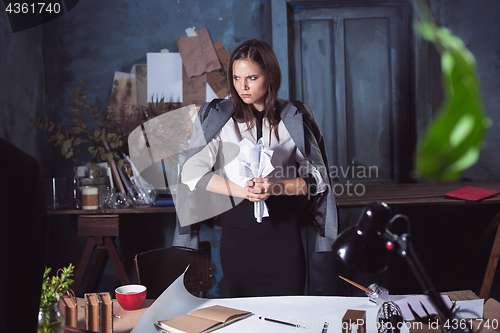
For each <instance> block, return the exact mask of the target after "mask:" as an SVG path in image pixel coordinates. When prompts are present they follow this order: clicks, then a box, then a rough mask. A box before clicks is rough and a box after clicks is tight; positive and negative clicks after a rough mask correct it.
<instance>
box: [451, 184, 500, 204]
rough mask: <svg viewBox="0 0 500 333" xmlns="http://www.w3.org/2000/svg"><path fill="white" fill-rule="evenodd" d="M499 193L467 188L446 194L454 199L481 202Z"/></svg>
mask: <svg viewBox="0 0 500 333" xmlns="http://www.w3.org/2000/svg"><path fill="white" fill-rule="evenodd" d="M498 193H500V191H493V190H486V189H484V188H477V187H472V186H466V187H464V188H461V189H459V190H456V191H452V192H448V193H445V195H447V196H449V197H452V198H458V199H464V200H469V201H479V200H482V199H485V198H489V197H492V196H494V195H495V194H498Z"/></svg>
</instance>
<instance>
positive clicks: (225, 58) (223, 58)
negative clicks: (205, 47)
mask: <svg viewBox="0 0 500 333" xmlns="http://www.w3.org/2000/svg"><path fill="white" fill-rule="evenodd" d="M214 48H215V53H217V57H219V60H220V63H221V64H222V68H224V70H225V71H226V72H227V69H228V67H229V58H230V57H231V55H230V54H229V52H227V50H226V48H225V47H224V45H223V44H222V42H221V41H218V42H217V43H215V44H214Z"/></svg>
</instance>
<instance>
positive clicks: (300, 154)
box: [182, 40, 337, 297]
mask: <svg viewBox="0 0 500 333" xmlns="http://www.w3.org/2000/svg"><path fill="white" fill-rule="evenodd" d="M228 82H229V87H230V92H231V99H229V100H223V101H220V102H218V103H214V102H212V103H210V104H205V105H204V106H203V107H202V108H201V109H200V113H199V116H198V119H199V120H200V121H201V122H202V128H203V134H204V138H205V139H206V140H207V143H208V145H207V146H206V147H205V149H203V150H202V152H200V153H198V154H196V155H194V156H193V157H191V158H190V159H188V160H187V162H186V163H185V164H184V166H183V171H182V182H183V183H185V184H186V185H188V186H189V189H190V190H191V191H195V190H206V191H209V192H213V193H218V194H222V195H226V196H230V197H231V198H240V200H242V202H241V203H239V204H237V205H235V206H234V208H232V209H230V210H227V211H225V212H224V213H222V214H221V216H220V217H221V220H222V238H221V245H220V251H221V264H222V270H223V273H224V277H225V280H226V283H227V286H228V289H229V293H230V295H231V297H245V296H278V295H301V294H303V293H304V284H305V258H304V249H303V246H302V239H301V233H300V227H301V226H302V224H303V216H304V213H305V210H310V211H311V212H312V213H313V216H314V217H313V218H312V220H313V221H312V223H313V225H314V227H315V229H316V231H317V233H318V235H319V236H321V237H322V238H323V241H324V240H325V239H324V237H323V236H325V229H326V230H327V234H330V235H329V238H330V240H331V239H332V238H334V237H335V235H336V231H337V230H336V212H335V211H334V210H335V209H332V207H334V206H335V204H334V201H333V196H332V195H331V194H330V193H329V192H331V191H329V190H328V187H329V185H330V179H329V176H328V171H327V169H328V164H327V160H326V153H325V151H324V144H323V140H322V136H321V133H320V131H319V129H318V126H317V123H316V119H315V118H314V116H313V114H312V112H310V111H307V110H306V109H305V108H303V107H302V108H300V107H299V109H297V108H296V107H295V106H294V105H293V104H292V103H290V102H287V101H283V100H280V99H278V98H277V93H278V90H279V87H280V84H281V71H280V68H279V64H278V61H277V59H276V56H275V54H274V52H273V50H272V49H271V47H270V46H269V45H268V44H267V43H265V42H262V41H258V40H249V41H246V42H244V43H242V44H241V45H239V46H238V47H237V48H236V49H235V50H234V51H233V53H232V54H231V58H230V63H229V70H228ZM304 112H305V114H303V113H304ZM214 124H216V125H214ZM298 134H300V135H298ZM297 135H298V136H297ZM294 136H296V137H294ZM245 139H246V140H248V141H250V142H251V143H252V144H257V143H259V142H261V143H263V146H264V149H265V150H266V151H268V152H271V153H272V157H271V164H272V166H273V167H274V170H273V171H272V172H271V173H270V174H269V175H267V176H266V177H262V176H261V175H258V177H253V178H252V179H250V180H248V179H247V180H246V181H242V180H241V177H240V175H238V174H237V172H235V170H238V167H239V166H238V163H239V164H241V162H239V161H238V159H236V160H235V161H232V162H231V163H227V164H226V165H225V166H224V167H222V171H223V174H222V175H219V174H216V173H213V172H210V170H211V169H212V167H213V166H214V163H215V161H216V159H217V158H216V156H218V154H219V148H220V146H221V143H223V144H226V145H227V144H228V143H232V144H239V143H241V142H242V140H245ZM259 139H260V141H259ZM296 142H298V144H297V143H296ZM311 147H312V148H313V149H311ZM235 164H236V166H235ZM187 174H190V175H193V174H198V175H200V174H204V176H202V177H187V176H186V175H187ZM260 201H264V202H265V204H266V206H267V208H268V210H269V216H267V217H263V219H262V223H258V222H257V220H256V217H255V215H254V203H256V202H260ZM305 201H307V202H306V205H304V202H305ZM264 216H265V215H264ZM320 245H321V244H320ZM323 245H325V244H323ZM317 248H318V247H317ZM323 249H325V246H324V247H323ZM326 249H327V250H328V245H327V246H326Z"/></svg>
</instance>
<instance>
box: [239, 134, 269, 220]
mask: <svg viewBox="0 0 500 333" xmlns="http://www.w3.org/2000/svg"><path fill="white" fill-rule="evenodd" d="M238 146H239V147H240V153H239V154H238V159H239V161H240V166H241V168H240V176H241V177H243V178H246V180H250V179H252V178H254V177H265V176H267V175H268V174H269V173H271V171H273V170H274V167H273V165H272V164H271V158H272V156H273V152H272V151H271V150H266V149H264V142H263V141H262V138H260V139H259V141H257V144H255V145H254V144H253V143H252V142H250V140H248V139H243V140H241V141H240V142H239V143H238ZM254 216H255V219H256V220H257V222H259V223H261V222H262V218H263V217H268V216H269V211H268V209H267V205H266V203H265V201H257V202H254Z"/></svg>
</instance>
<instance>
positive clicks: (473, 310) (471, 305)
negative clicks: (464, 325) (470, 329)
mask: <svg viewBox="0 0 500 333" xmlns="http://www.w3.org/2000/svg"><path fill="white" fill-rule="evenodd" d="M483 307H484V299H473V300H467V301H457V302H456V304H455V308H456V309H458V311H457V312H458V314H459V315H460V317H462V318H466V319H476V318H483Z"/></svg>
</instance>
